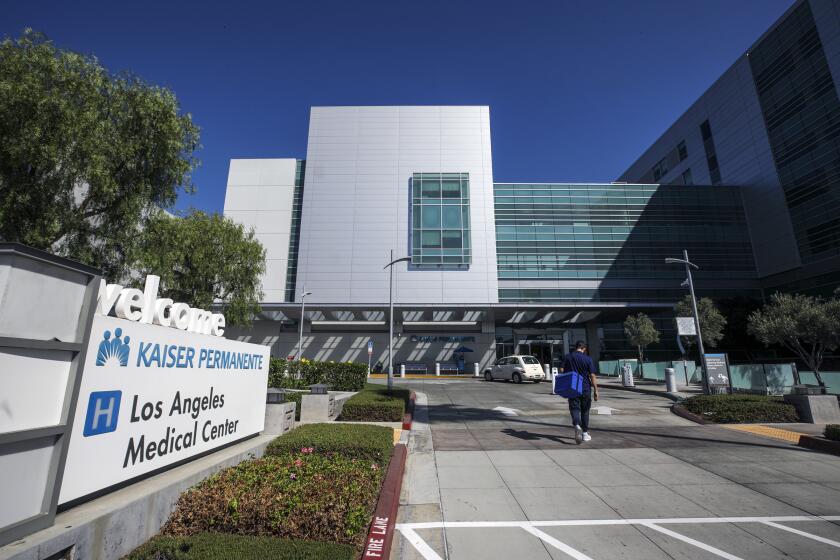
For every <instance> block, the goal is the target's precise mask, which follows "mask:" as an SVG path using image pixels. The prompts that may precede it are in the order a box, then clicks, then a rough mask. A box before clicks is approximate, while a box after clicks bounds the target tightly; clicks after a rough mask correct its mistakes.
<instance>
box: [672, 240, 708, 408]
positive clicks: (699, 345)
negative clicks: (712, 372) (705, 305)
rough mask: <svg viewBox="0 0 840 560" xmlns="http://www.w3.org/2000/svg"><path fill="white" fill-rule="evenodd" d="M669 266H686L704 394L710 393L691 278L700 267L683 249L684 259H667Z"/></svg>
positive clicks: (698, 315)
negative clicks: (692, 270) (689, 258)
mask: <svg viewBox="0 0 840 560" xmlns="http://www.w3.org/2000/svg"><path fill="white" fill-rule="evenodd" d="M665 262H666V263H667V264H676V263H680V264H683V265H685V274H686V276H687V277H688V289H689V291H690V292H691V307H692V308H693V309H694V328H695V329H696V330H697V349H698V350H699V351H700V371H701V373H702V380H703V392H704V393H708V392H709V380H708V378H707V375H708V373H707V371H706V352H705V350H703V333H702V332H701V331H700V314H699V313H698V312H697V297H696V296H695V295H694V280H693V279H692V278H691V269H692V268H693V269H695V270H700V267H699V266H697V265H696V264H694V263H693V262H691V261H689V260H688V251H686V250H685V249H683V258H682V259H665Z"/></svg>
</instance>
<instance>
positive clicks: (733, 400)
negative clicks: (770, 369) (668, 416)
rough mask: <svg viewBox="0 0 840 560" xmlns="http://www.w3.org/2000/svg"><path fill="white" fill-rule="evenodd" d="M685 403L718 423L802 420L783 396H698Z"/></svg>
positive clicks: (707, 418)
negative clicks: (784, 400)
mask: <svg viewBox="0 0 840 560" xmlns="http://www.w3.org/2000/svg"><path fill="white" fill-rule="evenodd" d="M682 404H683V406H684V407H685V408H686V409H687V410H688V411H689V412H693V413H694V414H699V415H701V416H702V417H703V418H705V419H706V420H709V421H712V422H717V423H722V424H726V423H732V424H738V423H749V422H798V421H799V415H798V414H797V413H796V408H795V407H794V406H793V405H791V404H785V403H784V402H783V401H782V399H781V398H780V397H770V396H765V395H697V396H694V397H689V398H688V399H686V400H685V401H684V402H683V403H682Z"/></svg>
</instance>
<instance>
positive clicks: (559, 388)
mask: <svg viewBox="0 0 840 560" xmlns="http://www.w3.org/2000/svg"><path fill="white" fill-rule="evenodd" d="M553 392H554V394H555V395H560V396H561V397H565V398H567V399H574V398H577V397H580V396H581V395H583V376H582V375H581V374H579V373H578V372H576V371H570V372H569V373H555V374H554V391H553Z"/></svg>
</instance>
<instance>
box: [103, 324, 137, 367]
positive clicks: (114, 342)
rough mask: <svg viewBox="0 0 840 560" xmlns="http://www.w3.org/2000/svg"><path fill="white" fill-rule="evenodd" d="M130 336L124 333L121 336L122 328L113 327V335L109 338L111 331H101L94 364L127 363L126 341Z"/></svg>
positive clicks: (127, 348)
mask: <svg viewBox="0 0 840 560" xmlns="http://www.w3.org/2000/svg"><path fill="white" fill-rule="evenodd" d="M129 342H131V337H130V336H128V335H126V336H125V338H122V329H120V328H117V329H114V337H113V338H111V331H105V332H104V333H102V342H100V343H99V351H97V352H96V365H98V366H106V365H113V364H119V365H120V366H122V367H125V366H127V365H128V353H129V350H130V348H129V346H128V343H129Z"/></svg>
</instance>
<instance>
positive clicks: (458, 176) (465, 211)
mask: <svg viewBox="0 0 840 560" xmlns="http://www.w3.org/2000/svg"><path fill="white" fill-rule="evenodd" d="M411 223H412V227H411V263H412V265H414V266H416V267H420V268H466V267H468V266H469V264H470V262H471V251H470V178H469V173H415V174H414V176H413V178H412V184H411Z"/></svg>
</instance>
